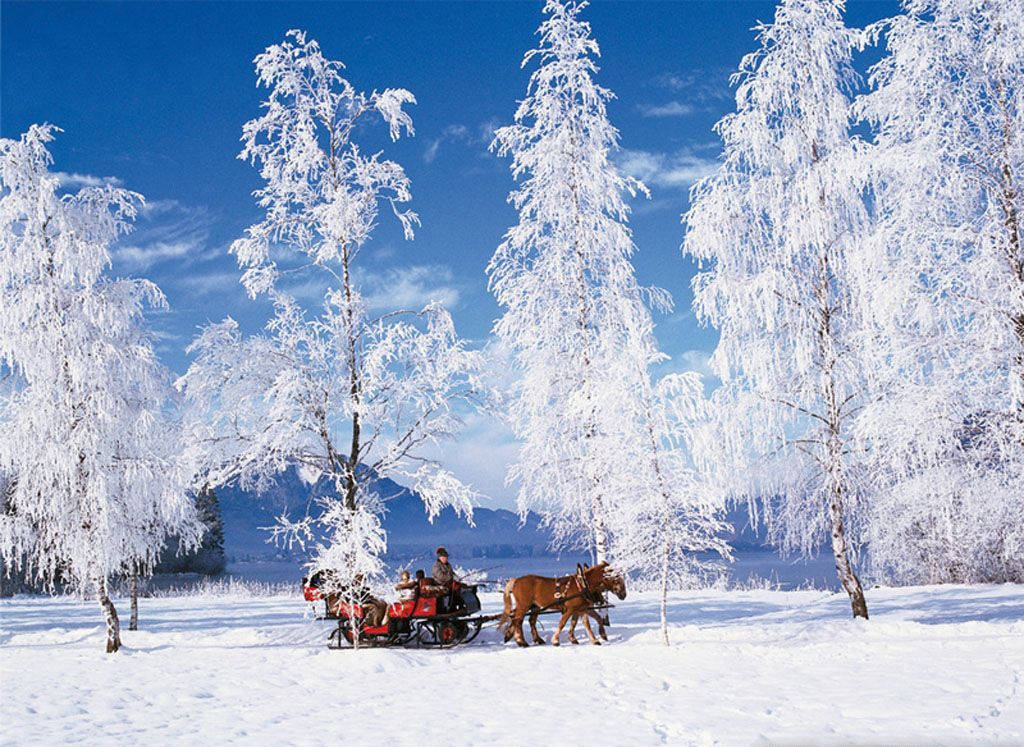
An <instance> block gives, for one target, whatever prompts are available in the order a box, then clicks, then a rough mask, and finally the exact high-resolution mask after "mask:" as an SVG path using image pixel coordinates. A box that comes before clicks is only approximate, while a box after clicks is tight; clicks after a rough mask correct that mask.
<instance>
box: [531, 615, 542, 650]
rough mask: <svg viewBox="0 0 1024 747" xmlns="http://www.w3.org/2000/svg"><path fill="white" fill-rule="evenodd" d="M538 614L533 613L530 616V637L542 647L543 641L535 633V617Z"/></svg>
mask: <svg viewBox="0 0 1024 747" xmlns="http://www.w3.org/2000/svg"><path fill="white" fill-rule="evenodd" d="M538 614H539V613H537V612H533V613H531V614H530V635H531V636H532V637H533V642H534V643H535V644H536V645H538V646H542V645H544V639H543V638H541V637H540V633H538V632H537V615H538Z"/></svg>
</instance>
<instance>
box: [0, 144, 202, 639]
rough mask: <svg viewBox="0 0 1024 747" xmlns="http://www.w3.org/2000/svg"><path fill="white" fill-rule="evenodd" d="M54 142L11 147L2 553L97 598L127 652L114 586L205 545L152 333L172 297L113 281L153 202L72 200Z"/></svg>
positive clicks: (3, 264)
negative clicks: (63, 188) (54, 163)
mask: <svg viewBox="0 0 1024 747" xmlns="http://www.w3.org/2000/svg"><path fill="white" fill-rule="evenodd" d="M54 131H55V128H53V127H50V126H34V127H32V128H30V129H29V131H28V132H27V133H25V134H24V135H23V136H22V137H21V138H20V139H18V140H6V139H5V140H0V179H2V185H3V191H2V193H0V315H2V316H0V322H2V323H0V380H3V382H4V383H3V385H2V390H0V475H3V476H4V477H5V479H6V481H7V489H6V493H5V498H4V511H3V513H2V514H0V552H2V554H3V557H4V561H5V563H6V564H7V566H8V567H9V568H11V569H13V570H20V571H24V572H25V573H26V574H27V575H28V576H29V577H30V578H33V579H35V580H38V581H40V582H42V583H44V584H48V585H52V584H53V583H54V582H55V581H56V580H58V577H59V579H60V580H61V581H62V582H65V583H68V584H71V585H73V586H79V587H84V586H87V585H92V586H94V587H95V589H96V591H97V593H98V597H99V599H100V603H101V605H102V606H103V608H104V611H105V614H106V617H107V623H108V640H107V648H108V651H113V650H116V649H117V647H118V646H119V645H120V639H119V636H118V626H117V616H116V612H115V611H114V609H113V605H112V604H111V603H110V600H109V599H107V597H106V583H107V579H108V578H109V577H110V576H111V575H115V574H122V573H135V572H143V573H145V572H147V571H148V570H149V569H151V568H152V566H153V564H154V563H155V562H156V560H157V555H158V553H159V551H160V549H161V547H162V545H163V542H164V540H165V538H166V537H167V536H168V535H169V534H174V535H177V536H179V537H180V538H181V540H182V543H183V544H185V545H186V546H188V545H192V546H194V545H195V544H197V542H198V540H199V537H200V534H201V531H202V529H201V524H200V523H199V522H198V520H197V519H196V516H195V512H194V508H193V506H192V503H191V501H190V500H189V499H188V497H187V495H186V488H187V476H186V475H185V474H184V472H183V470H182V465H181V463H180V462H179V460H178V459H177V448H176V447H177V430H176V423H175V420H174V417H173V412H174V411H173V407H172V406H171V405H172V404H173V402H172V400H171V395H172V390H171V388H170V387H169V382H168V380H167V375H166V373H165V371H164V370H163V368H162V367H161V366H160V364H159V363H158V361H157V360H156V356H155V355H154V353H153V347H152V343H151V340H150V337H149V335H148V333H147V332H146V330H145V327H144V319H143V312H144V310H145V309H146V308H147V307H152V306H156V307H160V306H163V305H164V300H163V296H162V295H161V294H160V292H159V290H158V289H157V288H156V287H155V286H154V285H153V284H151V283H148V282H146V281H142V280H121V279H118V280H111V279H108V278H106V277H104V276H103V271H104V270H105V268H106V267H107V266H108V265H109V263H110V257H109V251H108V250H109V245H110V243H111V242H112V241H113V240H114V239H116V238H117V237H118V236H119V235H120V234H122V233H123V232H124V231H126V230H127V229H128V225H129V221H130V220H131V219H132V218H133V217H134V215H135V210H136V205H137V204H138V203H139V202H140V201H141V197H140V196H139V195H136V194H134V193H131V192H127V191H125V190H121V189H116V188H114V187H110V186H105V187H92V188H86V189H82V190H81V191H79V192H77V193H76V194H68V195H58V193H57V186H58V180H57V178H56V177H55V176H54V175H53V174H51V173H50V172H49V170H48V169H49V166H50V163H51V159H50V155H49V153H48V152H47V150H46V143H47V142H49V141H50V140H52V139H53V132H54Z"/></svg>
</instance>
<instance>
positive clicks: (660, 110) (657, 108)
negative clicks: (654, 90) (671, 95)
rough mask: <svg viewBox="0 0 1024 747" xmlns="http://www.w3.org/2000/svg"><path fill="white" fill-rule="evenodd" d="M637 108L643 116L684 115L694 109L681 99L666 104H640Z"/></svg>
mask: <svg viewBox="0 0 1024 747" xmlns="http://www.w3.org/2000/svg"><path fill="white" fill-rule="evenodd" d="M637 108H638V109H639V110H640V113H641V114H642V115H643V116H645V117H684V116H686V115H687V114H692V113H693V112H694V111H695V110H694V108H693V107H692V106H690V105H689V104H684V103H683V102H682V101H669V102H668V103H667V104H658V105H648V104H640V106H639V107H637Z"/></svg>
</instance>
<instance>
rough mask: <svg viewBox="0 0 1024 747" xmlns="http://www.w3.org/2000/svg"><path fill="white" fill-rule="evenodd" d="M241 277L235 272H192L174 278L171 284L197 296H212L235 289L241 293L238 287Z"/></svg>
mask: <svg viewBox="0 0 1024 747" xmlns="http://www.w3.org/2000/svg"><path fill="white" fill-rule="evenodd" d="M240 277H241V275H240V274H239V272H238V271H237V270H231V271H225V270H216V271H213V272H193V273H191V274H188V275H183V276H181V277H176V278H174V279H173V280H172V282H173V283H175V284H177V285H179V286H181V287H182V288H185V289H186V290H190V291H192V292H193V293H194V294H196V295H197V296H212V295H215V294H221V293H226V292H230V291H232V289H233V288H237V289H238V291H239V292H242V290H241V286H240V285H239V278H240Z"/></svg>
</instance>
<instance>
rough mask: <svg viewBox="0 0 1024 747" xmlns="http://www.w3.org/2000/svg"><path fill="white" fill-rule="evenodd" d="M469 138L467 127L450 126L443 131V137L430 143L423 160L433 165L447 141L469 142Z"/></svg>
mask: <svg viewBox="0 0 1024 747" xmlns="http://www.w3.org/2000/svg"><path fill="white" fill-rule="evenodd" d="M468 138H469V130H468V129H467V128H466V126H465V125H460V124H454V125H448V126H447V127H445V128H444V130H442V131H441V136H440V137H438V138H435V139H434V140H432V141H430V144H429V145H428V146H427V149H426V150H425V151H424V152H423V160H424V161H426V162H427V163H433V162H434V159H435V158H437V154H438V153H439V152H440V150H441V146H442V145H443V144H444V143H445V142H446V141H451V142H455V141H459V140H463V141H464V140H467V139H468Z"/></svg>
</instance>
